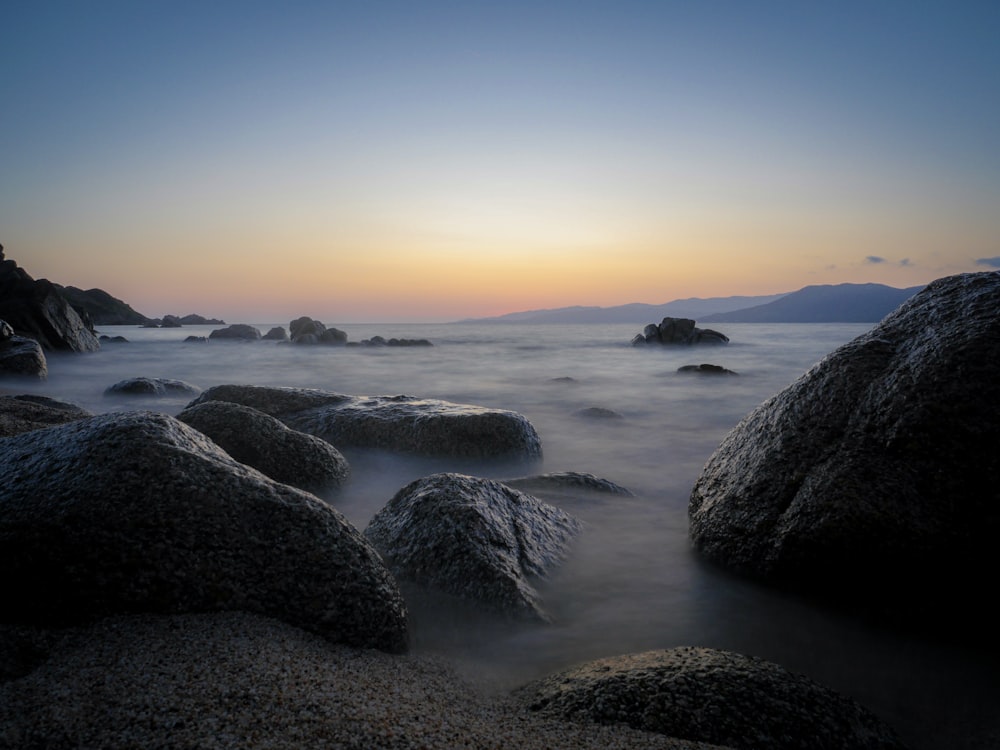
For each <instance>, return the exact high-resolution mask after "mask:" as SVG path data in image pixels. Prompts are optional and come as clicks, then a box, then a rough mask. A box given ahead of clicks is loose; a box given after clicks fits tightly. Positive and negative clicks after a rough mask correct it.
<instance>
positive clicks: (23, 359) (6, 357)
mask: <svg viewBox="0 0 1000 750" xmlns="http://www.w3.org/2000/svg"><path fill="white" fill-rule="evenodd" d="M4 375H14V376H20V377H28V378H38V379H39V380H45V379H46V378H47V377H48V375H49V366H48V362H47V360H46V359H45V352H43V351H42V347H41V346H40V345H39V343H38V342H37V341H35V340H34V339H29V338H26V337H25V336H18V335H16V334H15V333H14V329H13V328H11V326H10V325H9V324H8V323H7V321H6V320H0V377H2V376H4Z"/></svg>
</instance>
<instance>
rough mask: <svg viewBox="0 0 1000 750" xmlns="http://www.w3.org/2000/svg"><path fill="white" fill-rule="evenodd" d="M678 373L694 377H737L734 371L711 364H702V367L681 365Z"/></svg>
mask: <svg viewBox="0 0 1000 750" xmlns="http://www.w3.org/2000/svg"><path fill="white" fill-rule="evenodd" d="M677 372H683V373H686V374H694V375H735V374H736V373H735V372H733V371H732V370H727V369H726V368H725V367H723V366H722V365H710V364H700V365H681V366H680V367H678V368H677Z"/></svg>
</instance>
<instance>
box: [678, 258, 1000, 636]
mask: <svg viewBox="0 0 1000 750" xmlns="http://www.w3.org/2000/svg"><path fill="white" fill-rule="evenodd" d="M998 310H1000V272H989V273H979V274H962V275H958V276H951V277H948V278H944V279H939V280H937V281H935V282H933V283H932V284H930V285H928V286H927V287H925V288H924V289H923V290H922V291H920V292H918V293H917V294H916V295H914V296H913V297H911V298H910V299H909V300H908V301H907V302H905V303H903V305H901V306H900V307H899V308H898V309H897V310H896V311H895V312H893V313H892V314H890V315H889V316H887V317H886V318H885V319H884V320H883V321H882V322H881V323H879V324H878V325H877V326H875V327H874V328H873V329H872V330H871V331H869V332H868V333H865V334H863V335H861V336H859V337H857V338H856V339H854V340H853V341H851V342H850V343H848V344H846V345H844V346H842V347H840V348H839V349H837V350H836V351H834V352H833V353H831V354H830V355H828V356H827V357H826V358H825V359H824V360H823V361H822V362H820V363H819V364H818V365H816V366H815V367H813V368H812V369H811V370H810V371H809V372H807V373H806V374H805V375H803V376H802V377H801V378H800V379H799V380H798V381H797V382H795V383H793V384H792V385H791V386H789V387H788V388H786V389H785V390H783V391H782V392H781V393H779V394H777V395H776V396H774V397H773V398H771V399H769V400H768V401H766V402H765V403H763V404H762V405H761V406H759V407H758V408H757V409H755V410H754V411H753V412H751V413H750V414H749V415H747V416H746V417H745V418H744V419H743V420H742V421H741V422H740V423H739V424H738V425H737V426H736V427H735V428H734V429H733V430H732V432H730V433H729V435H728V436H727V437H726V438H725V439H724V440H723V442H722V444H721V445H720V446H719V447H718V449H717V450H716V451H715V453H714V454H713V455H712V456H711V458H710V459H709V460H708V462H707V464H706V465H705V467H704V469H703V471H702V473H701V476H700V477H699V478H698V480H697V482H696V484H695V486H694V488H693V491H692V493H691V499H690V505H689V517H690V535H691V539H692V540H693V542H694V546H695V547H696V549H697V550H698V551H699V552H700V553H701V554H702V555H703V556H704V557H706V558H708V559H710V560H713V561H716V562H717V563H720V564H722V565H723V566H725V567H727V568H730V569H732V570H736V571H741V572H744V573H747V574H750V575H752V576H756V577H759V578H761V579H764V580H766V581H769V582H772V583H775V584H779V585H786V586H790V587H792V588H795V589H798V590H800V591H803V592H809V593H810V594H813V595H817V596H821V597H823V598H827V599H838V600H841V601H842V602H844V603H850V604H852V605H861V608H862V609H866V610H869V611H871V612H878V613H880V614H893V613H896V616H899V615H902V616H903V617H905V618H906V619H907V620H908V621H909V622H912V623H924V622H926V623H929V622H931V621H932V620H933V619H942V620H947V621H949V622H954V621H958V622H965V621H966V618H965V617H959V616H958V615H959V613H964V614H965V615H967V616H968V621H969V622H971V623H975V622H980V621H981V620H980V619H979V618H977V617H976V614H975V613H976V612H981V613H985V612H987V611H989V608H990V607H991V602H990V600H989V597H982V596H971V597H969V596H966V594H965V592H966V591H968V590H969V588H970V587H971V588H972V589H975V588H976V587H977V586H981V587H982V588H983V590H986V589H987V588H988V587H990V586H992V585H993V581H994V580H995V579H996V577H997V575H998V574H1000V564H998V562H997V557H996V555H995V553H994V550H993V545H994V544H995V543H996V539H997V537H998V535H1000V514H998V513H997V508H998V507H1000V451H998V450H997V446H998V445H1000V378H998V377H997V372H996V363H997V362H1000V316H998V315H997V311H998ZM958 581H962V582H963V585H962V586H956V582H958ZM989 621H990V622H994V621H995V620H993V619H992V618H990V620H989Z"/></svg>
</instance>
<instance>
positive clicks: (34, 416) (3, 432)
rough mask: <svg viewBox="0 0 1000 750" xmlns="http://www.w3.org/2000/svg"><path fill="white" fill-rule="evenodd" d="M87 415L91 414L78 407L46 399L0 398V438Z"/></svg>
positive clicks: (25, 396) (29, 396) (43, 397)
mask: <svg viewBox="0 0 1000 750" xmlns="http://www.w3.org/2000/svg"><path fill="white" fill-rule="evenodd" d="M90 416H93V415H92V414H91V413H90V412H89V411H86V410H85V409H81V408H80V407H79V406H76V405H74V404H68V403H66V402H65V401H57V400H56V399H54V398H48V397H47V396H35V395H29V394H25V395H21V396H0V437H8V436H10V435H18V434H20V433H22V432H28V431H30V430H40V429H42V428H43V427H51V426H52V425H57V424H65V423H66V422H75V421H76V420H78V419H86V418H87V417H90Z"/></svg>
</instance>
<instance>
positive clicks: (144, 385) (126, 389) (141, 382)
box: [104, 378, 201, 396]
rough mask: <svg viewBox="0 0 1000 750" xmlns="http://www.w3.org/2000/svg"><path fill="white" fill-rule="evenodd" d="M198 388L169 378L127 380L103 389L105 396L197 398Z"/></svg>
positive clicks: (199, 391)
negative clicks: (187, 396)
mask: <svg viewBox="0 0 1000 750" xmlns="http://www.w3.org/2000/svg"><path fill="white" fill-rule="evenodd" d="M199 393H201V389H200V388H198V386H195V385H191V384H190V383H185V382H184V381H183V380H170V379H169V378H128V379H127V380H120V381H118V382H117V383H115V384H114V385H109V386H108V387H107V388H105V389H104V395H106V396H183V395H185V394H187V395H189V396H197V395H198V394H199Z"/></svg>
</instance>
